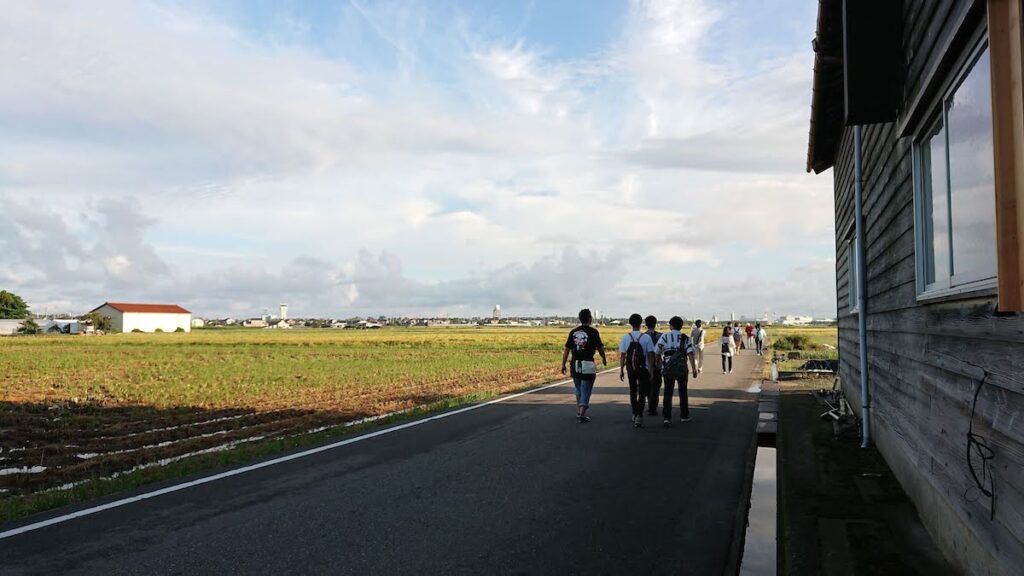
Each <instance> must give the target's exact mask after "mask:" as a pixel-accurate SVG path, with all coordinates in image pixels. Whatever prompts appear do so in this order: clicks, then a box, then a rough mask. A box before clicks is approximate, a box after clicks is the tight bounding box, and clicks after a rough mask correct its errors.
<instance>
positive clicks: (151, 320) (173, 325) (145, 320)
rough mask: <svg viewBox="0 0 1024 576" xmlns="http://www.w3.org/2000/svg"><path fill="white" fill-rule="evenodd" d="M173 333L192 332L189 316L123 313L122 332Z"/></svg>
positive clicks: (190, 316)
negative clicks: (179, 331)
mask: <svg viewBox="0 0 1024 576" xmlns="http://www.w3.org/2000/svg"><path fill="white" fill-rule="evenodd" d="M158 328H159V329H160V330H163V331H164V332H174V331H175V330H177V329H178V328H181V329H182V330H184V331H185V332H191V331H192V315H191V314H163V313H153V312H125V313H124V320H123V321H122V329H121V331H122V332H131V331H132V330H136V329H138V330H142V331H143V332H156V330H157V329H158Z"/></svg>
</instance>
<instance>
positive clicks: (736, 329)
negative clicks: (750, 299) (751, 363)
mask: <svg viewBox="0 0 1024 576" xmlns="http://www.w3.org/2000/svg"><path fill="white" fill-rule="evenodd" d="M732 339H733V340H734V342H733V344H734V345H735V347H736V350H737V351H739V350H742V349H743V330H740V323H739V322H736V323H735V324H733V325H732Z"/></svg>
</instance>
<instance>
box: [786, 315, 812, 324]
mask: <svg viewBox="0 0 1024 576" xmlns="http://www.w3.org/2000/svg"><path fill="white" fill-rule="evenodd" d="M811 322H814V318H812V317H811V316H783V317H782V318H779V324H782V325H783V326H801V325H804V324H810V323H811Z"/></svg>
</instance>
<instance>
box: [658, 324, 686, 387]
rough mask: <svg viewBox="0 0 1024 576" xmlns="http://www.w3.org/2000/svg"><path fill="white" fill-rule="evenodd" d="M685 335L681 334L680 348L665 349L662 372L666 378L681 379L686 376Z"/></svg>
mask: <svg viewBox="0 0 1024 576" xmlns="http://www.w3.org/2000/svg"><path fill="white" fill-rule="evenodd" d="M683 342H684V340H683V335H682V334H680V335H679V348H677V349H675V350H666V351H665V356H666V359H665V362H664V363H663V364H662V365H661V373H662V374H664V375H665V377H666V378H672V379H675V380H679V379H681V378H683V377H684V376H686V357H687V354H686V350H684V349H683Z"/></svg>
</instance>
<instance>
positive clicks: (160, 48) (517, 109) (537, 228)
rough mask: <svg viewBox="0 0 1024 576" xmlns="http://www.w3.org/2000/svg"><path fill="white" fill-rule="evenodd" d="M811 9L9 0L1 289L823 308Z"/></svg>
mask: <svg viewBox="0 0 1024 576" xmlns="http://www.w3.org/2000/svg"><path fill="white" fill-rule="evenodd" d="M815 17H816V4H815V3H814V2H806V1H802V0H791V1H787V2H772V3H765V2H755V1H752V0H746V1H739V0H719V1H702V0H661V1H641V0H637V1H632V2H630V1H606V0H578V1H577V0H567V1H556V0H548V1H535V2H529V1H525V0H524V1H521V2H513V1H508V0H467V1H457V0H453V1H445V0H436V1H435V0H431V1H422V2H420V1H415V0H410V1H401V2H389V1H379V2H377V1H370V0H350V1H348V2H344V1H331V2H326V1H324V2H297V1H295V2H287V1H285V2H280V1H269V0H265V1H264V0H260V1H252V0H211V1H205V2H198V1H191V0H165V1H161V0H157V1H154V0H130V1H128V0H125V1H118V0H97V1H95V2H76V1H67V2H58V1H40V2H7V3H5V6H4V9H3V10H2V11H0V288H2V289H6V290H9V291H13V292H15V293H17V294H19V295H21V296H22V297H24V298H25V299H26V300H27V301H28V302H29V304H30V305H31V306H32V308H33V311H34V312H37V313H42V312H51V313H54V312H71V313H83V312H86V311H88V310H90V309H92V308H94V307H96V306H98V305H100V304H102V303H103V302H104V301H122V302H167V303H177V304H181V305H183V306H185V307H187V308H189V309H190V310H192V311H193V313H194V314H196V315H199V316H211V317H212V316H220V317H225V316H253V315H259V314H260V313H261V312H262V310H263V309H264V308H270V309H272V310H273V309H276V306H277V304H278V303H280V302H287V303H289V305H290V310H291V312H290V314H291V315H292V316H304V317H312V316H319V317H349V316H355V315H369V314H372V315H378V314H385V315H410V316H427V315H451V316H476V315H489V314H490V311H491V309H492V308H493V307H494V305H495V304H500V305H501V306H502V309H503V310H504V311H505V313H506V314H510V315H534V314H567V315H568V314H575V312H576V311H577V310H578V309H579V308H582V307H589V308H591V309H595V310H601V311H602V312H604V313H605V314H607V315H626V314H629V313H631V312H641V313H643V314H648V313H653V314H656V315H659V316H663V317H668V316H670V315H674V314H680V315H683V316H685V317H689V318H694V317H703V318H710V317H711V316H712V315H716V314H717V315H718V316H720V317H727V316H728V315H729V314H730V312H735V313H736V314H737V315H740V314H745V315H761V314H763V313H766V312H771V313H772V314H774V315H780V314H803V315H810V314H814V315H817V316H819V317H821V316H834V315H835V310H836V297H835V282H834V278H835V253H834V240H833V230H834V224H833V216H832V214H833V203H832V193H831V190H832V188H831V186H832V178H831V176H830V175H829V174H827V175H822V176H811V175H808V174H806V173H805V171H804V166H805V159H806V145H807V129H808V119H809V114H810V98H811V79H812V73H813V70H812V66H813V53H812V51H811V46H810V41H811V38H812V37H813V34H814V24H815Z"/></svg>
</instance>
